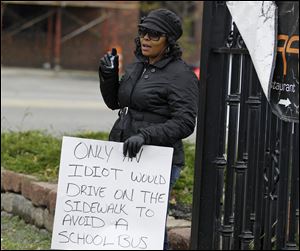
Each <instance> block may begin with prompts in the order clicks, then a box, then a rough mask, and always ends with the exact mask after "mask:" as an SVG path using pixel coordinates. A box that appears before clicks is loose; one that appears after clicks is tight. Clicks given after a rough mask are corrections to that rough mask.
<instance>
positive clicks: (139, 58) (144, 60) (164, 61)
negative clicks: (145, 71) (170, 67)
mask: <svg viewBox="0 0 300 251" xmlns="http://www.w3.org/2000/svg"><path fill="white" fill-rule="evenodd" d="M136 58H137V63H143V64H144V65H149V63H148V59H147V58H146V57H144V56H141V55H136ZM172 60H173V57H166V58H162V59H161V60H159V61H158V62H156V63H155V64H154V65H152V66H154V67H156V68H159V69H162V68H164V67H165V66H166V65H167V64H168V63H170V62H171V61H172Z"/></svg>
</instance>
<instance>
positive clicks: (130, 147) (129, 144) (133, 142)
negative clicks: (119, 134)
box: [123, 134, 145, 158]
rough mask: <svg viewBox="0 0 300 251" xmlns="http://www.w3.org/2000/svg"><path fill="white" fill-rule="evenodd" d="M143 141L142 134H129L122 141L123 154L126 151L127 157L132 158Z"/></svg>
mask: <svg viewBox="0 0 300 251" xmlns="http://www.w3.org/2000/svg"><path fill="white" fill-rule="evenodd" d="M144 143H145V138H144V136H143V135H142V134H137V135H134V136H131V137H130V138H128V139H127V140H126V141H125V142H124V146H123V154H124V156H126V153H127V151H128V156H129V158H133V157H135V156H136V154H137V153H138V152H139V151H140V150H141V147H142V146H143V145H144Z"/></svg>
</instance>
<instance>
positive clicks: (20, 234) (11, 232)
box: [1, 212, 51, 250]
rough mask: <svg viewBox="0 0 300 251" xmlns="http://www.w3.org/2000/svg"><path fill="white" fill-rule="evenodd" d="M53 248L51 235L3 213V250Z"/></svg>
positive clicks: (16, 217)
mask: <svg viewBox="0 0 300 251" xmlns="http://www.w3.org/2000/svg"><path fill="white" fill-rule="evenodd" d="M50 246H51V234H50V233H49V232H48V231H46V230H40V229H38V228H36V227H35V226H33V225H30V224H26V223H25V222H24V220H22V219H20V218H19V217H18V216H10V215H7V214H6V215H4V214H2V212H1V250H46V249H50Z"/></svg>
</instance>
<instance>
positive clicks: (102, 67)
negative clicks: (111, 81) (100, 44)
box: [99, 52, 119, 78]
mask: <svg viewBox="0 0 300 251" xmlns="http://www.w3.org/2000/svg"><path fill="white" fill-rule="evenodd" d="M110 57H111V53H110V52H109V53H106V54H105V55H104V57H102V58H101V59H100V63H99V74H102V75H103V77H104V78H105V77H111V76H113V75H115V76H118V73H119V56H118V55H116V56H115V58H114V60H113V62H114V67H113V68H111V66H112V65H111V61H110Z"/></svg>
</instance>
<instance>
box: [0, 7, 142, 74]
mask: <svg viewBox="0 0 300 251" xmlns="http://www.w3.org/2000/svg"><path fill="white" fill-rule="evenodd" d="M28 8H30V9H29V13H30V14H28V15H29V16H28V17H26V16H25V17H24V16H23V17H22V18H23V20H24V23H25V22H26V21H25V19H26V20H30V18H32V17H36V16H38V15H41V14H43V13H45V12H46V11H48V10H50V9H51V8H53V7H47V6H46V7H45V6H43V7H41V6H30V7H28V6H25V5H21V6H17V7H15V6H13V5H7V6H6V7H5V10H4V15H3V27H2V31H3V34H5V33H6V31H7V29H8V28H9V27H11V25H15V24H16V23H17V21H20V20H17V19H15V16H14V15H15V14H16V15H18V13H20V12H21V13H22V9H24V11H25V10H26V9H28ZM62 10H63V12H62V37H63V36H65V35H67V34H69V33H70V32H72V31H74V30H76V29H78V28H80V27H81V26H80V25H79V24H78V23H76V22H74V20H72V19H71V18H70V17H69V16H68V15H67V14H66V13H65V12H68V13H70V14H71V15H73V16H76V17H78V18H80V19H81V20H82V21H84V22H86V23H88V22H91V21H92V20H94V19H96V18H98V17H99V16H101V15H103V14H110V16H109V18H107V19H106V20H104V21H103V22H102V23H100V24H98V25H96V26H94V27H93V28H92V29H93V31H94V32H96V33H98V34H99V37H97V36H95V35H94V34H92V33H91V32H89V31H84V32H83V33H81V34H79V35H78V36H76V37H73V38H71V39H70V40H67V41H66V42H64V43H62V45H61V59H60V65H61V67H62V68H65V69H78V70H97V68H98V62H99V59H100V58H101V57H102V56H103V54H104V53H105V52H106V51H107V50H108V49H110V48H111V47H112V46H118V47H120V48H122V54H123V64H124V65H126V64H128V63H129V62H131V61H132V60H133V58H134V55H133V50H134V42H133V41H134V38H135V36H136V27H137V23H138V19H139V9H138V8H137V9H130V10H127V9H112V8H110V9H105V8H78V7H66V8H63V9H62ZM12 13H14V15H12ZM23 13H24V12H23ZM25 13H26V12H25ZM23 15H24V14H23ZM8 19H9V20H8ZM52 22H53V37H52V39H51V42H52V48H51V53H50V54H51V64H52V67H53V66H54V32H55V15H54V16H53V18H52ZM6 24H7V25H6ZM19 26H20V25H19ZM46 43H47V19H45V20H43V21H41V22H39V23H37V24H35V25H33V26H32V27H30V28H28V29H25V30H23V31H22V32H20V33H18V34H16V35H14V36H3V38H2V43H1V44H2V46H1V54H2V57H1V64H2V65H5V66H21V67H37V68H41V67H43V64H44V63H45V62H46V61H47V59H46V58H47V56H46V55H47V49H46V47H47V46H46Z"/></svg>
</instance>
